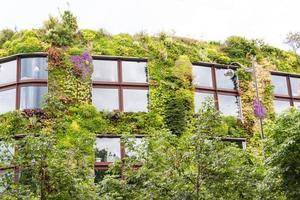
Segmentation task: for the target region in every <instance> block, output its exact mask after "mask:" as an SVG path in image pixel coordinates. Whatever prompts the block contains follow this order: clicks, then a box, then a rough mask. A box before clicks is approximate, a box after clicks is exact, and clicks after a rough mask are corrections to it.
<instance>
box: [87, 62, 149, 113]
mask: <svg viewBox="0 0 300 200" xmlns="http://www.w3.org/2000/svg"><path fill="white" fill-rule="evenodd" d="M106 59H107V58H106ZM112 59H113V58H112ZM115 59H117V60H100V59H99V60H96V59H95V60H94V73H93V81H94V82H93V88H94V89H93V93H92V100H93V105H95V106H96V107H97V108H98V110H100V111H103V110H107V111H115V110H118V111H125V112H147V111H148V109H147V107H148V82H147V68H146V65H147V62H145V61H143V60H138V61H136V60H132V61H129V60H126V61H124V60H120V59H118V58H115Z"/></svg>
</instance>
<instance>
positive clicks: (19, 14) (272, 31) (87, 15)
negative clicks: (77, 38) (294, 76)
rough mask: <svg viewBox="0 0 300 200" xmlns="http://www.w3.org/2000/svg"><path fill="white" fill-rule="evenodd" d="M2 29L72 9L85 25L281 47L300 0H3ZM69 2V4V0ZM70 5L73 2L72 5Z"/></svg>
mask: <svg viewBox="0 0 300 200" xmlns="http://www.w3.org/2000/svg"><path fill="white" fill-rule="evenodd" d="M0 2H1V11H0V29H3V28H12V29H14V28H15V27H17V30H21V29H30V28H38V27H41V26H42V22H43V21H44V20H46V19H47V18H48V15H49V14H51V15H54V16H57V15H58V14H59V11H58V10H65V9H70V10H71V11H73V13H74V14H75V15H76V16H77V19H78V23H79V26H80V28H90V29H99V28H104V29H105V30H107V31H108V32H110V33H113V34H115V33H120V32H126V33H131V34H134V33H137V32H140V31H146V32H148V33H150V34H154V33H158V32H160V31H166V32H175V34H176V35H179V36H186V37H192V38H196V39H201V40H216V41H223V40H224V39H225V38H227V37H228V36H231V35H239V36H244V37H247V38H258V39H263V40H264V41H266V42H267V43H270V44H272V45H274V46H277V47H280V48H285V49H286V48H287V47H286V45H284V44H283V41H284V39H285V36H286V34H287V33H288V32H290V31H300V26H299V25H300V24H299V20H300V12H299V7H300V0H68V1H67V0H23V1H22V0H1V1H0ZM67 2H69V3H67ZM68 4H69V6H68Z"/></svg>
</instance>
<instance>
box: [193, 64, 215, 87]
mask: <svg viewBox="0 0 300 200" xmlns="http://www.w3.org/2000/svg"><path fill="white" fill-rule="evenodd" d="M193 83H194V84H195V85H197V86H204V87H213V84H212V76H211V68H210V67H202V66H195V65H194V66H193Z"/></svg>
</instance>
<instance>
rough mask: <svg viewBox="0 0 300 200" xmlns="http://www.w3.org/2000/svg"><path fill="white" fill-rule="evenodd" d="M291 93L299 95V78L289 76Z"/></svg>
mask: <svg viewBox="0 0 300 200" xmlns="http://www.w3.org/2000/svg"><path fill="white" fill-rule="evenodd" d="M291 86H292V94H293V96H295V97H300V78H291Z"/></svg>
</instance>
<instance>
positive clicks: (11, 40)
mask: <svg viewBox="0 0 300 200" xmlns="http://www.w3.org/2000/svg"><path fill="white" fill-rule="evenodd" d="M38 51H43V52H48V57H49V62H48V68H49V84H48V87H49V94H48V95H47V98H46V103H47V104H45V106H44V108H43V109H42V110H40V109H38V110H24V111H16V112H10V113H7V114H4V115H2V116H0V130H1V139H2V140H3V141H5V142H6V144H10V145H14V146H18V153H16V154H15V155H14V156H8V155H4V156H2V157H3V158H2V159H1V162H0V165H1V167H5V166H9V165H13V166H16V168H17V170H21V171H22V173H21V176H20V178H19V181H18V182H14V181H13V179H12V174H11V175H7V176H6V177H1V178H0V180H1V184H2V185H4V186H7V185H9V187H8V189H7V190H5V191H4V192H3V194H1V195H2V196H1V198H2V199H97V198H100V199H299V196H300V191H299V188H300V187H299V153H298V152H299V135H300V133H299V130H300V127H299V121H300V118H299V116H300V114H299V110H291V111H290V112H286V113H285V114H283V115H282V116H280V117H278V118H275V115H274V112H273V107H272V86H271V84H270V75H269V73H268V71H269V70H280V71H286V72H295V73H299V72H300V67H299V66H300V65H299V64H300V59H299V58H300V57H299V56H298V55H296V54H295V53H294V52H286V51H283V50H280V49H277V48H274V47H271V46H269V45H267V44H265V43H263V42H262V41H258V40H247V39H245V38H242V37H237V36H233V37H230V38H228V39H227V40H226V41H225V42H224V43H219V42H204V41H196V40H192V39H187V38H179V37H175V36H170V35H167V34H165V33H161V34H158V35H157V36H150V35H147V34H145V33H139V34H136V35H134V36H131V35H128V34H118V35H110V34H108V33H106V32H105V31H103V30H99V31H93V30H79V29H78V26H77V22H76V18H75V17H74V16H73V15H72V13H70V12H68V11H66V12H64V13H63V14H62V16H61V17H60V18H55V17H50V18H49V20H48V21H46V22H45V23H44V27H43V28H41V29H36V30H25V31H20V32H14V31H11V30H2V31H1V32H0V57H4V56H8V55H12V54H16V53H23V52H24V53H28V52H38ZM90 54H101V55H114V56H130V57H143V58H148V73H149V84H150V90H151V93H150V97H149V98H150V105H149V110H150V111H149V112H148V113H120V112H112V113H106V112H97V111H96V109H95V108H94V107H93V106H91V105H90V103H91V78H90V77H91V73H92V68H93V66H92V63H91V56H90ZM253 55H255V56H256V58H257V61H258V71H259V73H260V76H259V80H258V81H259V83H260V84H261V85H263V87H261V88H260V91H259V92H260V95H261V97H262V101H263V103H264V105H265V107H266V110H267V113H268V115H267V118H266V119H265V124H266V125H267V133H266V136H267V137H268V143H267V144H268V145H267V146H266V148H265V149H266V158H267V159H264V158H263V157H262V153H261V151H262V148H261V146H260V141H259V139H258V131H257V126H256V122H257V120H256V118H255V116H254V113H253V109H252V103H253V100H254V98H255V97H254V92H253V90H254V88H253V83H252V79H251V75H250V74H249V73H247V72H245V70H244V68H245V67H246V66H249V65H250V57H251V56H253ZM195 61H206V62H218V63H221V64H237V63H239V65H243V66H244V67H240V68H239V70H238V73H239V78H240V88H241V93H242V95H241V98H242V101H243V114H244V121H241V120H240V119H236V118H234V117H223V116H221V115H220V113H219V112H218V111H216V110H215V109H214V107H213V106H212V105H211V103H207V104H206V105H205V106H204V107H203V108H202V109H201V111H200V113H199V114H198V115H195V114H194V95H193V92H194V88H193V86H192V83H191V81H192V70H191V63H192V62H195ZM103 133H105V134H118V135H121V136H124V137H125V136H128V135H133V134H144V135H147V136H148V137H147V138H148V139H147V140H148V141H147V143H148V144H147V148H146V149H141V150H140V151H139V152H140V153H139V156H138V160H136V159H128V160H124V161H122V162H117V163H115V164H114V165H113V166H112V168H111V170H110V171H109V173H108V175H107V176H106V178H105V179H104V180H103V181H101V182H100V183H98V184H95V183H94V181H93V176H94V175H93V164H94V150H93V144H94V143H95V136H96V134H103ZM20 134H22V139H20V140H16V139H15V138H16V137H21V136H20ZM222 136H231V137H246V138H247V139H248V143H249V144H248V145H249V147H248V148H247V151H243V150H241V149H239V148H237V147H236V146H234V145H225V144H224V143H222V142H221V141H220V137H222ZM4 158H6V159H4ZM137 162H141V163H142V165H141V167H140V168H138V169H136V168H134V167H133V165H134V164H136V163H137ZM120 173H121V175H120Z"/></svg>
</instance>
